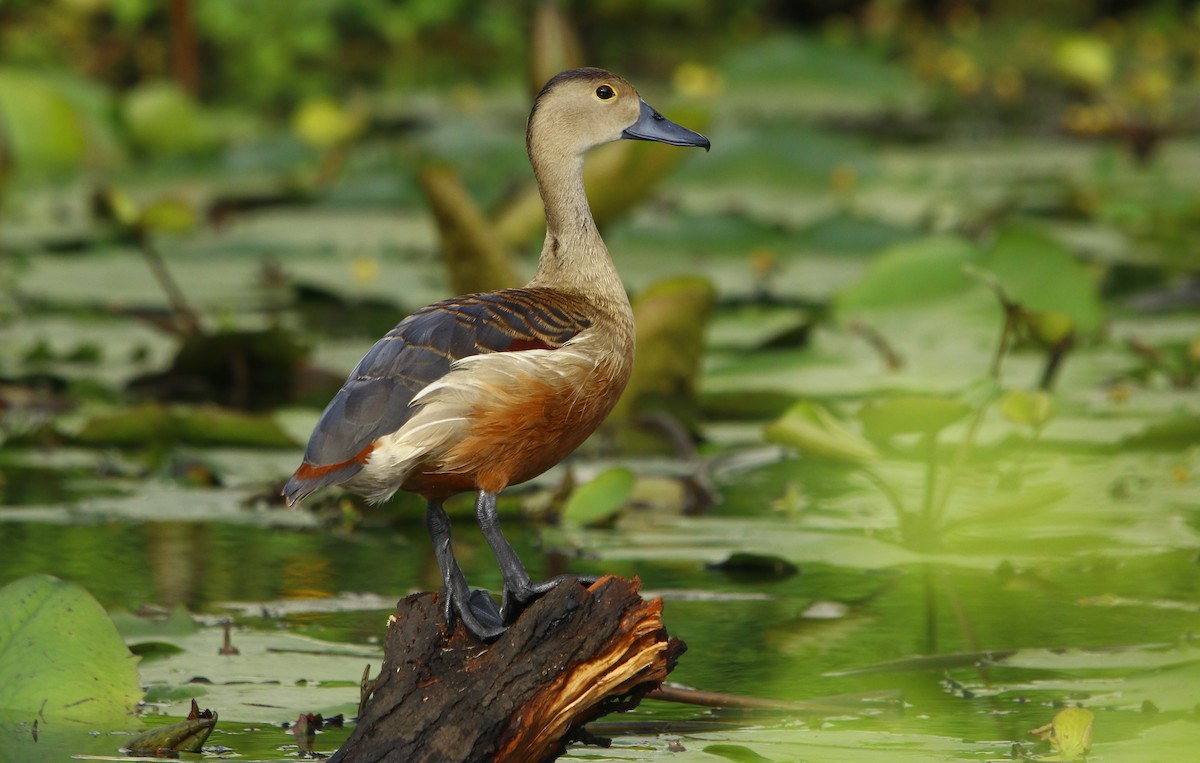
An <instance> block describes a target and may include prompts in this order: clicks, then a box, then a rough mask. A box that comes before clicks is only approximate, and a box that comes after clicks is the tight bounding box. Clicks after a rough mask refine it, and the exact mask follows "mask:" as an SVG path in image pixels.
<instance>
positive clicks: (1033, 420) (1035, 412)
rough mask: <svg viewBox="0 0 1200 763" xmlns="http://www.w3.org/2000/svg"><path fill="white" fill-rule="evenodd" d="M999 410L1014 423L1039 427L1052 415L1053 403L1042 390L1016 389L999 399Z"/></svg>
mask: <svg viewBox="0 0 1200 763" xmlns="http://www.w3.org/2000/svg"><path fill="white" fill-rule="evenodd" d="M1000 412H1001V413H1002V414H1004V418H1006V419H1008V420H1009V421H1011V422H1013V423H1014V424H1024V425H1025V426H1027V427H1032V428H1034V429H1041V428H1042V427H1044V426H1045V425H1046V423H1047V422H1048V421H1050V419H1051V418H1053V417H1054V404H1053V403H1052V402H1051V400H1050V395H1048V394H1047V393H1045V392H1044V391H1042V390H1037V391H1034V392H1029V391H1027V390H1016V391H1014V392H1009V393H1008V394H1006V395H1005V396H1004V397H1003V398H1002V399H1001V400H1000Z"/></svg>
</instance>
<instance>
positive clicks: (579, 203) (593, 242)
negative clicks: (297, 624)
mask: <svg viewBox="0 0 1200 763" xmlns="http://www.w3.org/2000/svg"><path fill="white" fill-rule="evenodd" d="M621 138H628V139H636V140H652V141H658V142H661V143H669V144H671V145H675V146H703V147H704V148H705V149H708V148H709V141H708V139H707V138H705V137H704V136H703V135H700V134H698V133H695V132H692V131H691V130H688V129H686V128H684V127H681V126H679V125H677V124H675V123H674V122H671V121H670V120H668V119H666V118H664V117H663V116H662V115H661V114H659V113H658V112H657V111H655V110H654V109H653V108H651V107H650V106H649V105H648V104H647V103H646V102H645V101H643V100H642V99H641V97H640V96H639V95H638V92H637V90H636V89H635V88H634V87H633V85H631V84H630V83H629V82H627V81H626V80H625V79H623V78H621V77H619V76H617V75H615V74H612V73H611V72H607V71H604V70H603V69H592V68H587V69H572V70H570V71H565V72H563V73H561V74H559V75H557V76H555V77H554V78H553V79H551V80H550V81H549V82H547V83H546V86H545V87H544V88H543V89H542V91H541V93H540V94H539V95H538V96H537V98H536V100H535V101H534V104H533V110H532V112H531V113H530V115H529V125H528V128H527V130H526V135H525V139H526V146H527V148H528V151H529V160H530V162H531V163H532V165H533V172H534V175H535V176H536V178H537V183H538V188H539V190H540V191H541V195H542V201H543V204H544V205H545V208H546V242H545V245H544V246H543V247H542V254H541V259H540V260H539V263H538V268H537V272H536V273H535V275H534V276H533V280H531V281H530V282H529V284H528V285H526V286H525V287H524V288H520V289H502V290H500V291H492V292H486V293H482V294H470V295H467V296H462V297H454V298H452V299H447V300H445V301H443V302H439V303H437V304H435V305H430V306H429V307H426V308H423V309H421V310H418V311H417V312H415V313H413V314H412V315H410V316H408V317H407V318H405V319H404V320H403V321H401V322H400V323H399V324H398V325H397V326H396V327H395V328H394V329H392V330H391V331H390V332H388V334H387V335H386V336H384V337H383V338H382V339H381V340H379V342H377V343H376V344H375V346H374V347H372V348H371V349H370V351H368V352H367V354H366V356H365V357H363V359H362V360H361V361H360V362H359V364H358V366H357V367H355V369H354V370H353V371H352V372H351V373H350V376H349V378H348V379H347V380H346V383H345V385H343V387H342V389H341V391H339V392H338V393H337V395H336V396H335V397H334V398H333V400H332V401H330V403H329V405H328V406H327V407H326V408H325V412H324V413H323V414H322V415H321V419H320V421H319V422H318V423H317V426H316V429H315V430H314V431H313V433H312V437H311V439H310V440H309V442H308V448H307V450H306V451H305V453H304V463H303V464H302V465H301V466H300V468H299V469H297V470H296V473H295V474H294V475H292V478H291V479H290V480H289V481H288V483H287V485H286V486H285V487H284V489H283V495H284V496H286V498H287V502H288V504H289V505H291V504H295V503H296V502H297V501H300V500H302V499H303V498H304V497H305V496H307V495H308V494H309V493H312V492H313V491H314V490H317V489H319V488H322V487H326V486H329V485H338V484H340V485H343V486H344V487H345V488H346V489H348V490H351V491H353V492H355V493H358V494H360V495H363V496H365V497H366V498H367V499H368V500H370V501H373V502H382V501H386V500H387V499H388V498H390V497H391V496H392V494H394V493H395V492H396V491H397V490H406V491H410V492H413V493H417V494H419V495H421V496H423V497H424V498H425V499H426V500H427V501H428V509H427V515H426V521H427V524H428V528H429V533H430V536H431V537H432V539H433V544H434V550H435V553H436V556H437V561H438V566H439V568H440V570H441V574H442V581H443V583H444V584H445V591H444V594H443V595H444V601H445V616H446V619H447V622H452V621H453V617H454V614H455V613H457V614H458V615H459V616H460V617H462V619H463V622H464V624H465V625H466V626H467V627H468V628H469V629H470V630H471V632H473V633H474V634H475V635H477V636H478V637H480V638H483V639H487V638H493V637H495V636H497V635H499V634H500V633H501V632H502V631H503V630H504V622H505V618H506V617H508V616H510V613H511V610H512V606H513V604H514V603H516V604H521V603H525V602H528V601H530V600H531V599H533V598H535V597H536V596H538V595H539V594H542V593H545V592H546V591H548V590H550V589H551V588H553V587H554V586H555V585H557V584H558V583H560V582H562V580H563V579H564V578H555V579H553V580H548V581H546V582H542V583H533V582H532V581H531V580H530V578H529V574H528V573H527V572H526V571H525V567H524V565H523V564H522V563H521V561H520V559H519V558H518V557H517V554H516V552H515V551H514V550H513V548H512V546H511V545H509V543H508V541H507V540H505V538H504V535H503V534H502V533H501V532H500V527H499V524H498V517H497V514H496V494H497V493H499V492H500V491H501V490H503V489H504V488H505V487H507V486H508V485H513V484H517V483H520V482H524V481H526V480H529V479H532V478H533V477H536V476H537V475H539V474H541V473H542V472H544V471H546V470H547V469H549V468H550V467H552V466H554V465H555V464H557V463H558V462H559V461H560V460H562V459H563V458H564V457H565V456H566V455H567V454H569V453H570V452H571V451H573V450H574V449H575V448H576V447H577V446H578V445H579V444H580V443H582V442H583V441H584V439H586V438H587V437H588V436H589V435H590V434H591V433H592V432H593V431H594V430H595V429H596V427H597V426H599V424H600V422H601V421H603V420H604V417H605V416H607V415H608V413H609V411H610V410H611V409H612V407H613V405H614V404H615V403H616V401H617V398H618V397H620V395H621V391H622V390H623V389H624V388H625V383H626V382H627V381H628V380H629V372H630V369H631V367H632V364H633V337H634V331H633V314H632V312H631V310H630V307H629V300H628V298H627V297H626V294H625V288H624V286H623V285H622V283H621V279H620V277H619V276H618V275H617V271H616V268H615V267H614V266H613V262H612V259H611V258H610V257H609V254H608V249H607V248H606V247H605V245H604V241H603V240H601V238H600V233H599V231H598V230H597V229H596V224H595V221H594V220H593V219H592V213H591V210H590V208H589V207H588V200H587V195H586V194H585V192H584V186H583V155H584V153H585V152H587V150H588V149H590V148H592V147H594V146H598V145H600V144H603V143H608V142H611V141H615V140H619V139H621ZM468 490H474V491H478V498H477V500H476V504H475V511H476V517H477V518H478V521H479V525H480V527H481V528H482V530H483V534H484V537H485V538H486V539H487V541H488V543H489V544H490V545H491V547H492V550H493V551H494V552H495V555H496V560H497V562H498V563H499V566H500V569H501V572H502V573H503V576H504V605H503V607H502V608H500V609H497V608H496V605H495V603H494V602H493V601H492V600H491V598H490V597H489V596H487V594H486V593H485V592H482V591H476V592H474V593H472V592H471V591H470V589H469V588H468V586H467V581H466V578H465V577H464V575H463V573H462V570H461V569H459V566H458V562H457V561H456V559H455V557H454V553H453V550H452V548H451V545H450V522H449V519H448V517H447V516H446V513H445V511H444V510H443V508H442V502H443V501H444V500H445V499H446V498H447V497H449V496H451V495H453V494H455V493H459V492H464V491H468Z"/></svg>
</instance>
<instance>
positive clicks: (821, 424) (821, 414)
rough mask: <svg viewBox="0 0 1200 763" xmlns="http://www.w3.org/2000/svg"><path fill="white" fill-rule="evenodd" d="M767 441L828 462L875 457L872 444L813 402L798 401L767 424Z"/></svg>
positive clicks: (853, 460) (876, 454)
mask: <svg viewBox="0 0 1200 763" xmlns="http://www.w3.org/2000/svg"><path fill="white" fill-rule="evenodd" d="M765 435H766V438H767V440H769V441H770V442H778V443H783V444H784V445H791V446H792V447H794V448H797V449H799V450H800V452H801V453H804V454H805V455H809V456H813V457H815V458H825V459H829V460H831V461H852V462H859V461H869V460H871V459H873V458H877V457H878V456H879V452H878V451H877V450H875V446H874V445H872V444H871V443H870V442H868V441H867V440H865V439H863V438H862V437H861V436H859V435H858V434H857V433H855V432H853V431H851V430H850V429H849V428H847V427H846V425H845V424H843V423H842V422H841V421H839V420H838V419H837V418H835V417H834V416H833V414H831V413H830V412H829V411H827V410H825V409H824V408H822V407H821V406H819V405H817V404H816V403H810V402H808V401H807V400H802V401H800V402H799V403H796V404H795V405H793V406H792V407H791V408H789V409H788V411H787V413H785V414H783V416H782V417H780V418H779V419H778V420H776V421H774V422H772V423H771V424H768V425H767V428H766V432H765Z"/></svg>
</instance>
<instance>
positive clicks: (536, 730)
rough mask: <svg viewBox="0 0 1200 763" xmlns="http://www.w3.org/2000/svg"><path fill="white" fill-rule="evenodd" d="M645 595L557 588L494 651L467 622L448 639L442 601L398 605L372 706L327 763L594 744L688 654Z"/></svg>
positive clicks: (412, 760)
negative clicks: (607, 719) (605, 721)
mask: <svg viewBox="0 0 1200 763" xmlns="http://www.w3.org/2000/svg"><path fill="white" fill-rule="evenodd" d="M640 586H641V584H640V582H639V581H637V580H626V579H623V578H617V577H613V576H606V577H603V578H601V579H600V580H598V581H596V582H595V583H594V584H592V585H591V586H590V587H586V588H585V587H584V586H583V585H580V584H577V583H573V582H566V583H562V584H560V585H558V586H557V587H555V588H554V589H553V590H552V591H550V592H549V593H547V594H546V595H544V596H542V597H541V598H539V599H538V600H537V601H535V602H533V603H532V604H530V605H529V607H528V608H527V609H526V610H525V611H523V612H522V613H521V614H520V616H519V617H518V618H517V621H516V622H515V623H513V624H512V625H510V626H509V628H508V630H507V631H505V632H504V633H503V634H502V635H501V636H500V637H499V638H498V639H496V640H495V641H493V642H491V643H482V642H480V641H479V640H478V639H476V638H475V637H474V636H472V635H471V634H470V633H468V632H467V630H466V629H465V628H464V627H463V626H462V623H461V622H458V623H456V625H455V628H454V630H453V632H450V633H447V627H446V625H445V623H444V621H443V619H442V607H441V605H440V604H439V601H438V598H439V597H438V595H437V594H432V593H422V594H415V595H413V596H409V597H407V598H405V599H402V600H401V601H400V602H399V603H398V604H397V605H396V614H395V615H393V616H392V617H390V618H389V619H388V629H387V636H386V640H385V642H384V662H383V668H382V670H381V672H380V674H379V676H378V677H377V678H376V679H375V684H374V689H373V694H372V695H371V698H370V699H369V700H368V701H367V703H366V706H365V708H364V712H363V714H362V717H360V718H359V721H358V726H357V727H356V728H355V729H354V731H353V732H352V733H351V735H350V737H349V738H348V739H347V740H346V743H345V744H344V745H342V747H341V748H340V749H339V750H338V751H337V752H336V753H334V755H333V756H332V757H331V758H330V763H376V762H378V761H395V762H396V763H399V762H400V761H405V762H406V763H417V762H419V761H430V762H434V761H436V763H452V762H453V761H463V762H464V763H466V762H467V761H498V762H499V761H512V762H513V763H541V762H542V761H551V760H554V759H555V758H557V757H558V756H559V755H561V754H562V753H563V752H564V751H565V749H566V746H567V744H568V743H569V742H571V741H574V740H576V739H581V740H588V741H595V738H592V737H590V735H588V734H587V733H586V732H585V731H584V730H583V729H582V726H583V724H585V723H587V722H589V721H591V720H593V719H595V718H598V717H600V716H602V715H606V714H608V713H611V712H614V711H622V710H629V709H632V708H633V707H635V706H637V704H638V702H640V701H641V698H642V697H643V696H644V695H645V694H646V693H647V692H649V691H651V690H652V689H655V688H657V687H658V686H659V685H660V684H661V683H662V682H663V680H664V679H665V678H666V677H667V674H668V673H669V672H670V671H671V669H672V668H673V667H674V666H675V662H676V660H677V659H678V658H679V656H680V655H681V654H683V652H684V650H685V649H686V648H687V647H686V645H685V644H684V643H683V642H682V641H680V640H678V639H671V638H669V637H668V635H667V631H666V629H665V628H664V627H663V623H662V600H661V599H654V600H651V601H646V600H644V599H642V597H641V596H640V595H638V589H639V588H640Z"/></svg>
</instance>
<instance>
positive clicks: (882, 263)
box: [834, 236, 978, 316]
mask: <svg viewBox="0 0 1200 763" xmlns="http://www.w3.org/2000/svg"><path fill="white" fill-rule="evenodd" d="M977 256H978V251H977V250H976V249H975V247H974V246H972V245H971V244H969V243H968V242H966V241H964V240H962V239H958V238H950V237H942V236H939V237H934V238H927V239H922V240H920V241H913V242H911V243H905V244H899V245H897V246H894V247H891V248H890V249H887V250H885V251H884V252H883V253H882V254H880V255H879V256H878V257H876V258H875V260H874V261H873V262H872V263H871V268H870V270H868V271H867V273H866V275H864V276H863V277H862V279H861V280H859V281H858V282H857V283H856V284H854V285H853V286H850V287H849V288H847V289H845V290H844V291H843V292H842V293H841V294H839V295H838V296H837V298H836V299H835V300H834V308H835V310H836V311H837V312H838V314H839V315H843V316H844V315H845V314H846V313H849V312H854V311H858V310H868V309H873V308H880V307H893V306H897V305H922V304H923V303H925V302H928V301H929V300H931V299H937V298H940V297H945V296H949V295H951V294H956V293H958V292H960V291H962V290H964V289H966V288H967V286H968V285H969V283H970V282H969V280H968V279H967V277H966V275H965V274H964V273H963V266H964V265H966V264H967V263H969V262H971V261H972V260H974V259H975V258H976V257H977Z"/></svg>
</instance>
